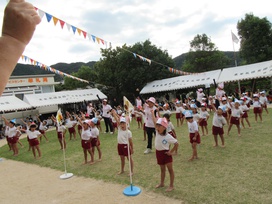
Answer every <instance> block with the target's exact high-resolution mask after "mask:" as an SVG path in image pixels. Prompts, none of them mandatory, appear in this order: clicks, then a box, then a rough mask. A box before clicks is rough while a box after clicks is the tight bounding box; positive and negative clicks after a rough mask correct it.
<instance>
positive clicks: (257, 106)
mask: <svg viewBox="0 0 272 204" xmlns="http://www.w3.org/2000/svg"><path fill="white" fill-rule="evenodd" d="M252 105H253V112H254V115H255V122H257V121H258V116H259V118H260V121H261V122H262V121H263V117H262V112H263V111H262V105H263V104H262V102H261V101H260V100H259V95H258V94H253V104H252Z"/></svg>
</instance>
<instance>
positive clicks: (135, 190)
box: [123, 96, 142, 196]
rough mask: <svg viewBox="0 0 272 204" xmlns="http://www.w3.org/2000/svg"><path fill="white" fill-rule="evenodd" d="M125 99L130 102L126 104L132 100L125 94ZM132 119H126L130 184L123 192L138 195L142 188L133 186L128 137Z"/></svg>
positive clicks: (125, 101)
mask: <svg viewBox="0 0 272 204" xmlns="http://www.w3.org/2000/svg"><path fill="white" fill-rule="evenodd" d="M123 99H124V104H125V105H127V106H128V104H126V103H130V102H129V101H128V100H127V98H126V97H125V96H124V97H123ZM127 109H128V110H129V107H127ZM129 114H130V112H129V111H127V113H126V114H125V116H128V115H129ZM130 121H131V120H130ZM130 121H127V119H126V136H127V151H128V166H129V178H130V186H128V187H126V188H125V189H124V190H123V194H124V195H126V196H137V195H139V194H140V193H141V191H142V190H141V189H140V188H139V187H138V186H133V183H132V171H131V158H130V145H129V138H128V137H129V136H128V125H127V122H130Z"/></svg>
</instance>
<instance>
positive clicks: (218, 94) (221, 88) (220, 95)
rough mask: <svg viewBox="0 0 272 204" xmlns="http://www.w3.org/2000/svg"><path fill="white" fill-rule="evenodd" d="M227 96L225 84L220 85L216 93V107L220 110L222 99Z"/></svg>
mask: <svg viewBox="0 0 272 204" xmlns="http://www.w3.org/2000/svg"><path fill="white" fill-rule="evenodd" d="M225 95H226V92H225V91H224V83H223V82H222V83H220V84H218V86H217V88H216V91H215V107H216V109H218V107H219V106H220V101H222V98H223V97H224V96H225Z"/></svg>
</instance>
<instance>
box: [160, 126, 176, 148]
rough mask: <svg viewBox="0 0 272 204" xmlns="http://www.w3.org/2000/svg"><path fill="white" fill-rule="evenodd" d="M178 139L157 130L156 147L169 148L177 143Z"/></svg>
mask: <svg viewBox="0 0 272 204" xmlns="http://www.w3.org/2000/svg"><path fill="white" fill-rule="evenodd" d="M177 142H178V141H177V139H175V138H174V137H172V135H170V134H168V133H166V135H160V134H159V133H158V131H156V137H155V148H156V150H158V151H162V150H169V146H170V144H175V143H177Z"/></svg>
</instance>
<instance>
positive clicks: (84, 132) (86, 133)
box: [81, 128, 92, 140]
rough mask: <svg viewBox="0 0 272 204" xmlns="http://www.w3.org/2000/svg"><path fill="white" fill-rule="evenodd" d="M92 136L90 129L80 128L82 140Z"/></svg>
mask: <svg viewBox="0 0 272 204" xmlns="http://www.w3.org/2000/svg"><path fill="white" fill-rule="evenodd" d="M91 137H92V133H91V130H90V129H89V128H88V129H87V130H84V129H82V132H81V139H82V140H90V139H91Z"/></svg>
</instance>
